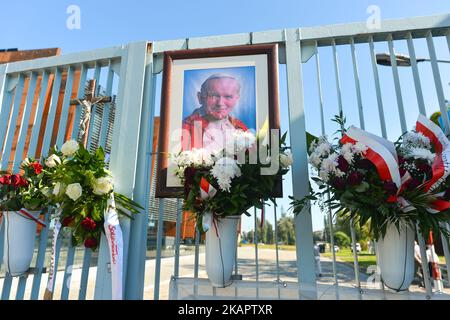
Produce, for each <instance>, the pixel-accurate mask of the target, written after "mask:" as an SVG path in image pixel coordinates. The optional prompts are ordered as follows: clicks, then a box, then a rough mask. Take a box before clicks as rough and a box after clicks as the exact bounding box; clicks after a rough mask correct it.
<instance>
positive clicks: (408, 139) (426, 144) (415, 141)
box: [403, 131, 431, 149]
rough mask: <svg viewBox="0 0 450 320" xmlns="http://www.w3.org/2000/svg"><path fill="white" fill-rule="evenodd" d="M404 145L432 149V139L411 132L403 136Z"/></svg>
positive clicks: (419, 133)
mask: <svg viewBox="0 0 450 320" xmlns="http://www.w3.org/2000/svg"><path fill="white" fill-rule="evenodd" d="M403 144H404V145H407V146H411V147H416V148H425V149H431V143H430V139H429V138H428V137H426V136H424V135H423V134H422V133H421V132H415V131H409V132H407V133H406V134H405V135H404V136H403Z"/></svg>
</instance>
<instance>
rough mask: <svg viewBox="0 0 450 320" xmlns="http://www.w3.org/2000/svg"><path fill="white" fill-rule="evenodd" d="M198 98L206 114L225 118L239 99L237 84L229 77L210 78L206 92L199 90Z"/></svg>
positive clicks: (216, 117)
mask: <svg viewBox="0 0 450 320" xmlns="http://www.w3.org/2000/svg"><path fill="white" fill-rule="evenodd" d="M198 99H199V102H200V104H201V105H202V106H203V107H204V108H205V110H206V113H207V114H208V115H210V116H212V117H213V118H215V119H225V118H226V117H227V116H228V114H229V113H230V112H231V111H232V110H233V108H234V106H235V105H236V103H237V102H238V100H239V84H238V82H237V81H236V80H235V79H231V78H218V79H211V80H209V81H208V86H207V91H206V94H205V95H201V93H200V92H199V93H198Z"/></svg>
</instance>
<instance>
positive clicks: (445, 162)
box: [416, 115, 450, 191]
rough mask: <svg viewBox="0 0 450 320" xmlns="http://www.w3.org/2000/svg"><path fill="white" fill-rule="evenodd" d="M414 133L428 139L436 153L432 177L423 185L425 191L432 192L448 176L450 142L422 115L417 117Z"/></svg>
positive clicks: (449, 168) (449, 171) (439, 129)
mask: <svg viewBox="0 0 450 320" xmlns="http://www.w3.org/2000/svg"><path fill="white" fill-rule="evenodd" d="M416 131H417V132H420V133H422V134H423V135H424V136H426V137H428V138H429V139H430V141H431V143H432V144H433V146H434V149H435V151H436V157H435V159H434V162H433V165H432V170H433V177H432V178H431V180H430V181H428V182H427V183H426V185H425V191H433V190H434V189H436V188H437V187H438V186H440V185H441V183H442V182H443V181H444V180H445V179H446V178H447V177H448V175H449V174H450V142H449V140H448V139H447V137H446V136H445V133H444V132H443V131H442V130H441V128H440V127H439V126H438V125H436V124H435V123H434V122H433V121H431V120H429V119H427V118H426V117H425V116H423V115H419V117H418V119H417V122H416Z"/></svg>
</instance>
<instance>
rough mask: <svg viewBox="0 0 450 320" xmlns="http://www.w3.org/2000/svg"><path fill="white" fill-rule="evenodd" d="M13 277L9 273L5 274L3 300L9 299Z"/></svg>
mask: <svg viewBox="0 0 450 320" xmlns="http://www.w3.org/2000/svg"><path fill="white" fill-rule="evenodd" d="M12 280H13V278H12V277H11V275H10V274H9V273H6V274H5V277H4V278H3V289H2V298H1V300H9V295H10V293H11V285H12Z"/></svg>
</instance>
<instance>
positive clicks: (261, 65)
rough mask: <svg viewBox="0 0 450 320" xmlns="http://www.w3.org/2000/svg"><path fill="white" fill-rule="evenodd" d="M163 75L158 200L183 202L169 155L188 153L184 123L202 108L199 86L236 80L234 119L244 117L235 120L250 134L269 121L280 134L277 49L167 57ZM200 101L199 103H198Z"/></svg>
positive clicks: (234, 49) (253, 47)
mask: <svg viewBox="0 0 450 320" xmlns="http://www.w3.org/2000/svg"><path fill="white" fill-rule="evenodd" d="M163 71H164V72H163V82H162V93H161V115H160V116H161V125H160V130H159V145H158V164H157V181H156V190H155V197H157V198H178V197H182V196H183V187H182V185H181V184H180V182H179V180H178V178H177V177H176V176H175V175H174V173H173V168H174V164H173V163H171V161H170V157H169V155H170V154H175V153H177V152H179V151H181V150H182V148H185V143H184V142H185V139H184V140H183V146H182V145H181V143H182V141H181V140H182V138H181V128H182V126H183V123H184V122H183V121H184V120H186V119H188V117H189V116H190V115H192V114H194V113H195V112H196V110H198V109H201V108H197V109H195V107H199V106H200V104H199V101H200V91H202V89H201V85H202V84H204V83H206V81H207V79H211V78H214V77H215V76H216V75H218V74H221V75H223V74H227V75H228V74H229V75H232V77H233V78H235V79H238V80H236V81H238V82H239V87H240V92H239V97H240V98H239V102H238V104H239V107H236V108H234V109H233V111H232V114H233V117H234V116H235V115H234V114H235V113H239V112H240V113H241V115H242V117H239V116H236V118H237V119H240V120H242V123H244V124H245V125H246V126H247V128H248V129H249V130H254V131H253V132H254V133H257V132H258V130H260V129H261V127H262V126H263V125H264V123H265V122H266V123H267V120H268V123H269V129H280V120H279V102H278V100H279V97H278V45H277V44H261V45H245V46H233V47H219V48H208V49H194V50H179V51H167V52H165V53H164V69H163ZM202 92H203V91H202ZM252 95H253V96H252ZM196 97H197V99H198V100H197V101H196V103H194V102H195V100H196ZM219 99H220V96H219ZM243 100H244V101H245V102H246V103H244V102H242V101H243ZM193 105H194V106H193ZM244 105H245V107H244ZM236 110H237V111H236ZM230 116H231V113H230ZM280 180H281V179H280ZM177 181H178V183H177ZM280 182H281V181H280ZM278 185H279V186H277V190H278V191H276V192H275V193H276V194H277V196H280V192H281V183H279V184H278Z"/></svg>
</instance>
